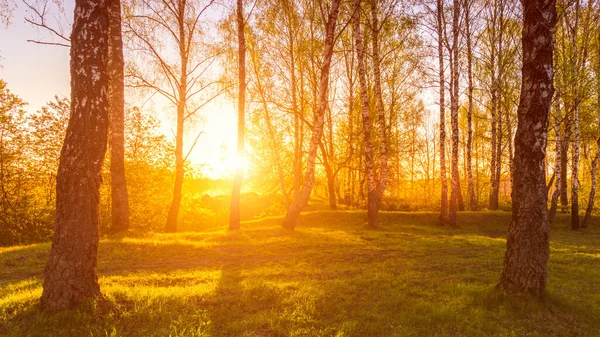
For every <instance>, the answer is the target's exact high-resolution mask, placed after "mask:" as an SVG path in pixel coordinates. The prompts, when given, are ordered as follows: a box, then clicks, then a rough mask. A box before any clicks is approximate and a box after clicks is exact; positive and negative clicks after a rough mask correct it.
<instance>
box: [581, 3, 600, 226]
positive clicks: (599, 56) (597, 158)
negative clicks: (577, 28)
mask: <svg viewBox="0 0 600 337" xmlns="http://www.w3.org/2000/svg"><path fill="white" fill-rule="evenodd" d="M588 15H589V13H588ZM594 72H595V75H596V110H597V111H596V127H597V128H600V32H599V33H598V35H596V64H595V66H594ZM596 137H597V138H596V155H594V159H593V160H592V167H591V169H590V171H591V172H590V175H591V178H592V186H591V187H590V195H589V197H588V205H587V209H586V210H585V216H584V218H583V221H582V222H581V228H587V227H588V225H589V222H590V218H591V216H592V210H593V209H594V198H595V197H596V187H597V186H596V185H597V177H596V174H597V170H598V163H599V162H600V136H596Z"/></svg>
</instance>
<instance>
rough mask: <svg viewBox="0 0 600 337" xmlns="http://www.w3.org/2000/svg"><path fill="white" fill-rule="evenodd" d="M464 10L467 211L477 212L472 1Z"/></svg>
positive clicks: (468, 2) (467, 1)
mask: <svg viewBox="0 0 600 337" xmlns="http://www.w3.org/2000/svg"><path fill="white" fill-rule="evenodd" d="M463 6H464V8H465V9H464V10H465V37H466V39H467V41H466V43H467V81H468V88H467V96H468V100H469V103H468V104H469V105H468V108H467V150H466V152H467V179H468V190H469V209H470V210H471V211H476V210H477V208H478V207H477V200H476V199H475V184H473V159H472V152H473V42H472V36H471V29H472V27H471V25H472V19H473V18H472V17H471V7H472V6H473V1H471V0H465V1H464V4H463Z"/></svg>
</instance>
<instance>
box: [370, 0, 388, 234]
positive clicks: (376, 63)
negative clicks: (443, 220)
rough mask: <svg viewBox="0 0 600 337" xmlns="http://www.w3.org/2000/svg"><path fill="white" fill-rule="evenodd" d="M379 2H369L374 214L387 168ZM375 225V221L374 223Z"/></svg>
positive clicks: (384, 185) (383, 191) (373, 0)
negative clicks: (376, 166)
mask: <svg viewBox="0 0 600 337" xmlns="http://www.w3.org/2000/svg"><path fill="white" fill-rule="evenodd" d="M378 1H379V0H371V25H372V30H371V41H372V44H373V73H374V77H375V81H374V82H375V83H374V85H375V97H376V102H377V119H378V123H377V126H378V131H379V139H380V151H381V153H380V161H381V163H380V172H379V181H378V182H377V208H376V210H375V211H376V212H378V211H379V206H380V205H381V200H382V199H383V194H384V193H385V188H386V186H387V181H388V174H389V166H388V149H387V146H388V137H387V132H386V130H387V128H386V125H385V106H384V104H383V93H382V89H381V59H380V56H379V30H380V29H381V27H380V24H379V15H378V13H377V2H378ZM375 225H377V221H375Z"/></svg>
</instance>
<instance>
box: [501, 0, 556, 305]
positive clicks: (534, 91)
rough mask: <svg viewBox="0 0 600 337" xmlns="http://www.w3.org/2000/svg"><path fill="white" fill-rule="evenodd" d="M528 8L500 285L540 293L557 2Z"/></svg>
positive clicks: (546, 248)
mask: <svg viewBox="0 0 600 337" xmlns="http://www.w3.org/2000/svg"><path fill="white" fill-rule="evenodd" d="M523 9H524V13H523V17H524V22H523V37H522V46H523V67H522V74H523V75H522V85H521V96H520V101H519V108H518V110H517V114H518V125H517V132H516V135H515V158H514V165H515V168H514V169H515V172H514V173H515V174H514V186H513V190H512V221H511V223H510V226H509V231H508V239H507V243H506V255H505V257H504V269H503V271H502V274H501V276H500V282H499V283H498V287H499V288H501V289H504V290H507V291H511V292H524V293H530V294H532V295H541V294H543V293H544V291H545V289H546V282H547V277H548V273H547V262H548V256H549V253H550V241H549V236H550V225H549V223H548V209H547V208H546V207H547V198H548V196H547V193H546V170H545V169H544V167H545V166H544V162H545V159H546V145H547V136H548V118H549V115H550V108H551V105H552V95H553V94H554V86H553V77H554V74H553V67H552V54H553V49H554V46H553V40H552V38H553V33H554V26H555V24H556V0H525V1H524V3H523Z"/></svg>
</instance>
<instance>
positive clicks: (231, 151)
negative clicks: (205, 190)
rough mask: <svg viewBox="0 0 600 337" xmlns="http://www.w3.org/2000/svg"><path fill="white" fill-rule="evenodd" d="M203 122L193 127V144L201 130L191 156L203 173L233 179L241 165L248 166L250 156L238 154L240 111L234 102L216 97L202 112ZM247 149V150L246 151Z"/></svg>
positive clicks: (210, 176)
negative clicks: (238, 115) (217, 99)
mask: <svg viewBox="0 0 600 337" xmlns="http://www.w3.org/2000/svg"><path fill="white" fill-rule="evenodd" d="M202 116H203V120H204V122H203V123H198V125H196V126H195V128H194V130H190V132H188V133H189V135H188V137H187V138H188V139H186V141H187V142H188V144H193V142H194V140H195V139H194V138H195V136H194V135H196V136H197V135H198V133H200V132H202V134H201V135H200V137H199V138H198V141H197V143H196V145H195V147H194V149H193V150H192V152H191V153H190V156H189V157H188V160H189V161H190V163H191V164H192V165H194V166H200V167H201V173H202V175H203V176H206V177H208V178H210V179H233V176H234V175H235V172H236V171H237V169H238V168H240V166H242V164H243V167H244V170H247V169H248V165H249V162H248V157H247V156H246V157H245V158H244V159H241V158H240V157H239V156H238V155H237V113H236V110H235V106H234V105H233V103H232V102H230V101H227V100H221V101H215V102H214V103H211V104H208V105H207V106H206V107H205V108H204V109H203V112H202ZM246 153H247V152H246Z"/></svg>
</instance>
